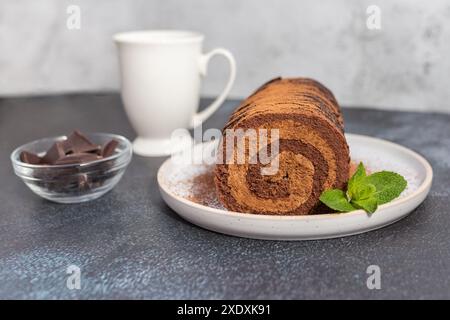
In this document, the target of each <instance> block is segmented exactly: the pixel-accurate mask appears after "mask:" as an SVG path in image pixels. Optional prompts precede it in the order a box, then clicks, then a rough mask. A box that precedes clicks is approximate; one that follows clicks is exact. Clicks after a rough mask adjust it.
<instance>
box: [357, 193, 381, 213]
mask: <svg viewBox="0 0 450 320" xmlns="http://www.w3.org/2000/svg"><path fill="white" fill-rule="evenodd" d="M352 205H353V206H354V207H356V208H358V209H364V210H365V211H366V212H368V213H374V212H375V211H376V210H377V208H378V199H377V198H376V197H375V196H372V197H370V198H367V199H363V200H355V201H352Z"/></svg>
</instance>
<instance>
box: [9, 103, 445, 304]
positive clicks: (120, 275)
mask: <svg viewBox="0 0 450 320" xmlns="http://www.w3.org/2000/svg"><path fill="white" fill-rule="evenodd" d="M203 102H205V101H203ZM237 103H238V102H237V101H228V102H227V103H226V104H225V105H224V106H223V107H222V108H221V109H220V111H219V112H217V113H216V114H215V115H214V116H213V117H212V118H211V119H210V120H209V121H208V122H207V123H206V127H215V128H221V126H222V125H223V124H224V122H225V121H226V119H227V117H228V115H229V114H230V112H231V111H232V109H233V108H234V107H235V106H236V105H237ZM344 113H345V119H346V128H347V132H353V133H361V134H367V135H371V136H376V137H380V138H384V139H388V140H391V141H394V142H397V143H400V144H402V145H405V146H407V147H409V148H412V149H413V150H416V151H418V152H419V153H421V154H423V155H424V156H425V157H426V158H427V159H428V160H429V161H430V162H431V165H432V166H433V169H434V174H435V178H434V182H433V187H432V189H431V192H430V195H429V196H428V198H427V199H426V200H425V202H424V203H423V204H422V205H421V206H420V207H419V208H418V209H416V210H415V211H414V212H413V213H412V214H411V215H410V216H408V217H407V218H405V219H403V220H401V221H399V222H397V223H395V224H393V225H391V226H389V227H385V228H383V229H380V230H377V231H372V232H369V233H366V234H362V235H357V236H352V237H347V238H340V239H333V240H322V241H304V242H300V241H298V242H281V241H262V240H250V239H243V238H236V237H231V236H226V235H222V234H218V233H214V232H210V231H207V230H203V229H201V228H199V227H196V226H194V225H192V224H190V223H188V222H186V221H184V220H182V219H181V218H180V217H178V216H177V215H176V214H175V213H174V212H173V211H172V210H171V209H170V208H169V207H167V206H166V204H165V203H164V202H163V200H162V199H161V197H160V195H159V191H158V188H157V183H156V172H157V169H158V167H159V166H160V164H161V163H162V162H163V161H164V158H143V157H139V156H134V158H133V160H132V162H131V164H130V166H129V167H128V169H127V172H126V173H125V175H124V177H123V179H122V180H121V181H120V182H119V184H118V185H117V186H116V188H115V189H113V190H112V191H111V192H110V193H108V194H106V195H105V196H103V197H101V198H100V199H98V200H95V201H92V202H88V203H83V204H76V205H61V204H55V203H51V202H48V201H46V200H43V199H41V198H39V197H38V196H36V195H34V194H33V193H32V192H31V191H30V190H28V188H27V187H26V186H25V185H24V184H23V183H22V181H20V180H19V179H18V178H17V177H16V176H14V174H13V170H12V167H11V164H10V160H9V154H10V153H11V151H12V150H13V149H14V148H15V147H16V146H19V145H21V144H23V143H25V142H28V141H30V140H34V139H37V138H41V137H46V136H54V135H60V134H64V133H68V131H70V130H72V129H74V128H79V129H81V130H82V131H90V132H93V131H102V132H113V133H117V134H121V135H124V136H126V137H128V138H130V139H132V138H134V136H135V135H134V132H133V130H132V128H131V127H130V125H129V123H128V121H127V119H126V117H125V114H124V112H123V110H122V106H121V102H120V98H119V96H118V95H117V94H101V95H100V94H98V95H94V94H88V95H67V96H54V97H35V98H4V99H0V135H1V140H0V141H1V144H0V149H1V158H0V177H1V189H0V190H1V192H0V298H45V299H55V298H82V299H85V298H101V299H107V298H151V299H161V298H168V299H177V298H181V299H199V298H202V299H221V298H226V299H267V298H269V299H271V298H273V299H284V298H287V299H302V298H313V299H315V298H344V299H352V298H370V299H379V298H420V299H422V298H450V277H449V275H450V208H449V197H450V115H443V114H425V113H409V112H408V113H406V112H387V111H375V110H370V109H369V110H367V109H366V110H364V109H345V110H344ZM71 265H75V266H77V267H79V268H80V271H81V274H80V279H81V282H80V284H81V289H79V290H77V289H74V290H70V289H69V288H68V287H67V285H66V284H67V282H66V281H67V278H68V276H69V274H67V268H68V267H69V266H71ZM370 265H378V266H379V267H380V270H381V289H380V290H369V289H368V287H367V284H366V281H367V278H368V276H369V275H368V274H367V273H366V271H367V268H368V266H370Z"/></svg>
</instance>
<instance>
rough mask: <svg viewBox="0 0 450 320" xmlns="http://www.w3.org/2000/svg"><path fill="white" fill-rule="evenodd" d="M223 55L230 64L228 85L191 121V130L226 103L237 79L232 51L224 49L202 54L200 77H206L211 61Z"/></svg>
mask: <svg viewBox="0 0 450 320" xmlns="http://www.w3.org/2000/svg"><path fill="white" fill-rule="evenodd" d="M216 55H222V56H224V57H225V58H226V59H227V60H228V64H229V65H230V75H229V76H228V81H227V84H226V85H225V88H224V89H223V91H222V93H221V94H220V95H219V96H218V97H217V98H216V100H214V101H213V102H212V103H211V104H210V105H209V106H208V107H207V108H206V109H205V110H203V111H201V112H198V113H196V114H195V115H194V116H193V118H192V120H191V128H194V127H196V126H198V125H200V124H202V123H203V122H204V121H205V120H206V119H208V118H209V117H210V116H211V115H212V114H213V113H214V112H216V110H217V109H218V108H219V107H220V105H221V104H222V103H223V102H224V101H225V99H226V97H227V96H228V93H229V92H230V90H231V87H232V86H233V82H234V79H235V78H236V61H235V60H234V57H233V55H232V54H231V52H230V51H228V50H226V49H223V48H216V49H213V50H211V51H210V52H208V53H206V54H202V55H201V56H200V60H199V67H200V75H202V76H206V74H207V70H208V63H209V60H210V59H211V58H212V57H214V56H216Z"/></svg>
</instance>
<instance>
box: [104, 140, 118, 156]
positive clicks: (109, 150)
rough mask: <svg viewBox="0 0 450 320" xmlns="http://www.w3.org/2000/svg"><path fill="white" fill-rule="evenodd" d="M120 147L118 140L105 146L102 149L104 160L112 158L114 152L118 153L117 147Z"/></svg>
mask: <svg viewBox="0 0 450 320" xmlns="http://www.w3.org/2000/svg"><path fill="white" fill-rule="evenodd" d="M118 145H119V142H118V141H117V140H111V141H110V142H108V143H107V144H105V145H104V146H103V148H102V151H101V155H102V157H103V158H107V157H109V156H112V155H113V154H114V152H115V151H116V148H117V146H118Z"/></svg>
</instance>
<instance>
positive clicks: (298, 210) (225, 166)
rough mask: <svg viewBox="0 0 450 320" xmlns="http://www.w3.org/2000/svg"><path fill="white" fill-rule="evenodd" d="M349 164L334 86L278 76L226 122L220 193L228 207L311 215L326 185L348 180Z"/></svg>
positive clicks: (221, 147)
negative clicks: (331, 88) (328, 87)
mask: <svg viewBox="0 0 450 320" xmlns="http://www.w3.org/2000/svg"><path fill="white" fill-rule="evenodd" d="M249 132H250V133H255V132H256V134H249ZM230 137H231V138H230ZM255 137H256V143H253V142H252V141H251V139H253V138H255ZM268 159H269V160H270V161H268ZM263 160H264V161H263ZM349 163H350V156H349V148H348V145H347V142H346V140H345V136H344V122H343V118H342V113H341V110H340V108H339V105H338V103H337V101H336V99H335V98H334V96H333V94H332V93H331V91H330V90H328V89H327V88H326V87H324V86H323V85H322V84H320V83H319V82H317V81H315V80H311V79H304V78H295V79H281V78H277V79H274V80H271V81H270V82H268V83H266V84H264V85H263V86H262V87H260V88H259V89H258V90H256V92H254V93H253V94H252V95H251V96H250V97H248V98H247V99H245V100H244V101H243V102H242V103H241V104H240V106H239V107H238V108H237V109H236V110H235V111H234V112H233V114H232V115H231V117H230V119H229V121H228V123H227V124H226V125H225V127H224V130H223V132H222V139H221V143H220V145H219V150H218V161H217V164H216V168H215V183H216V189H217V194H218V197H219V199H220V201H221V202H222V203H223V205H224V206H225V207H226V208H228V209H229V210H231V211H238V212H248V213H256V214H274V215H305V214H312V213H314V211H315V210H314V209H315V208H316V207H317V206H318V204H319V197H320V195H321V193H322V192H323V191H324V190H325V189H329V188H343V187H344V186H345V184H346V182H347V180H348V178H349Z"/></svg>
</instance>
